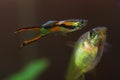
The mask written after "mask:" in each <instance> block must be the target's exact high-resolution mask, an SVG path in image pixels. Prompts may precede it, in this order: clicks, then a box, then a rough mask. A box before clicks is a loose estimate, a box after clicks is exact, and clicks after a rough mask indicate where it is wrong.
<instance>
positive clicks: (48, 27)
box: [15, 19, 88, 47]
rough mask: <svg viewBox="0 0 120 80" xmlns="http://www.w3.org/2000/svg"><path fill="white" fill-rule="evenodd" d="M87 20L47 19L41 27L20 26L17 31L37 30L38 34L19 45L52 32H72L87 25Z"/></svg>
mask: <svg viewBox="0 0 120 80" xmlns="http://www.w3.org/2000/svg"><path fill="white" fill-rule="evenodd" d="M87 22H88V21H87V20H84V19H68V20H62V21H55V20H53V21H47V22H46V23H45V24H43V25H41V27H27V28H21V29H18V30H16V32H15V33H17V32H23V31H25V30H37V31H39V33H40V34H39V35H38V36H36V37H34V38H32V39H29V40H25V41H24V42H23V43H22V44H21V47H23V46H25V45H27V44H30V43H32V42H35V41H37V40H39V39H40V38H41V37H43V36H45V35H47V34H50V33H54V32H61V33H68V32H74V31H77V30H79V29H82V28H83V27H84V26H86V25H87Z"/></svg>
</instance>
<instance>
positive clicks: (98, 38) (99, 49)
mask: <svg viewBox="0 0 120 80" xmlns="http://www.w3.org/2000/svg"><path fill="white" fill-rule="evenodd" d="M106 30H107V29H106V27H97V28H94V29H92V30H91V31H88V32H86V33H85V34H83V35H82V36H81V37H80V39H79V40H78V42H77V44H76V46H75V50H74V53H73V56H72V58H71V61H70V65H69V68H68V73H67V75H66V80H84V73H86V72H88V71H90V70H92V69H93V68H94V67H95V66H96V65H97V63H98V62H99V61H100V59H101V56H102V53H103V48H104V43H105V41H106Z"/></svg>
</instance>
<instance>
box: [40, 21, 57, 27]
mask: <svg viewBox="0 0 120 80" xmlns="http://www.w3.org/2000/svg"><path fill="white" fill-rule="evenodd" d="M57 22H58V21H55V20H51V21H47V22H46V23H44V24H43V25H42V27H46V26H53V25H55V23H57Z"/></svg>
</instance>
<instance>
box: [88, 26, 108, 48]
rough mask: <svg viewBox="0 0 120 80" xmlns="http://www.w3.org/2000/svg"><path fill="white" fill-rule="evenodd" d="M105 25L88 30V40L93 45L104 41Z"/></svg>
mask: <svg viewBox="0 0 120 80" xmlns="http://www.w3.org/2000/svg"><path fill="white" fill-rule="evenodd" d="M106 31H107V28H106V27H96V28H94V29H92V30H91V31H89V32H88V41H89V43H90V44H92V45H93V46H98V45H99V44H100V43H104V42H105V41H106Z"/></svg>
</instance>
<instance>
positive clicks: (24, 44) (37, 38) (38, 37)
mask: <svg viewBox="0 0 120 80" xmlns="http://www.w3.org/2000/svg"><path fill="white" fill-rule="evenodd" d="M41 37H42V36H41V35H39V36H36V37H34V38H32V39H29V40H25V41H24V42H23V43H22V44H21V46H20V47H24V46H26V45H28V44H30V43H33V42H35V41H37V40H39V39H40V38H41Z"/></svg>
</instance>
